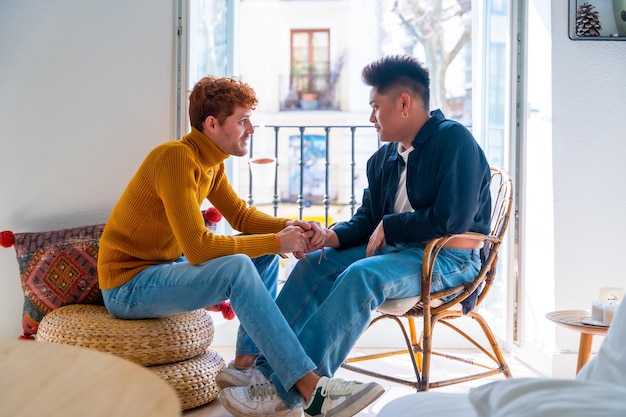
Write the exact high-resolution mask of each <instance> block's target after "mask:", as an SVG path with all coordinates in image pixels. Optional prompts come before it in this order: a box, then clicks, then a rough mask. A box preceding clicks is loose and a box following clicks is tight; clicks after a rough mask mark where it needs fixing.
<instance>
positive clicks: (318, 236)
mask: <svg viewBox="0 0 626 417" xmlns="http://www.w3.org/2000/svg"><path fill="white" fill-rule="evenodd" d="M286 224H287V227H285V228H284V229H283V230H281V231H280V232H278V240H279V241H280V251H281V252H292V253H293V255H294V256H295V257H296V258H297V259H302V258H303V257H304V254H305V253H309V252H313V251H315V250H317V249H321V248H323V247H324V244H325V243H326V239H327V236H328V233H329V230H327V229H324V228H323V227H322V226H321V225H320V224H319V223H318V222H316V221H304V220H293V221H288V222H287V223H286ZM283 239H286V240H285V241H283Z"/></svg>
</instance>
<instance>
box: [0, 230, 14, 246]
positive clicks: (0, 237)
mask: <svg viewBox="0 0 626 417" xmlns="http://www.w3.org/2000/svg"><path fill="white" fill-rule="evenodd" d="M14 243H15V236H13V232H11V231H10V230H5V231H3V232H0V246H2V247H3V248H10V247H11V246H13V244H14Z"/></svg>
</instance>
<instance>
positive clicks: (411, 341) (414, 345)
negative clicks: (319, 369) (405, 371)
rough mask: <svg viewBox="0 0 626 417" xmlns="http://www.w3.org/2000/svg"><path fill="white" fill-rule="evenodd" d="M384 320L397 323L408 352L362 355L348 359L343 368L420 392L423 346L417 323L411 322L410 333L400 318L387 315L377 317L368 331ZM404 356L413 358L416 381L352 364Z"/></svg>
mask: <svg viewBox="0 0 626 417" xmlns="http://www.w3.org/2000/svg"><path fill="white" fill-rule="evenodd" d="M383 319H391V320H393V321H395V322H396V324H397V325H398V327H400V331H401V332H402V336H403V338H404V342H405V344H406V347H407V349H406V350H400V351H394V352H385V353H377V354H369V355H362V356H357V357H351V358H347V359H346V360H345V361H344V363H343V364H342V365H341V367H342V368H344V369H347V370H349V371H352V372H357V373H361V374H364V375H368V376H372V377H375V378H381V379H385V380H387V381H392V382H396V383H399V384H403V385H408V386H410V387H413V388H415V389H416V390H418V391H419V387H420V386H421V385H422V383H421V380H422V377H421V369H422V364H421V358H422V356H421V352H422V348H421V345H420V344H419V343H418V341H417V332H416V330H415V323H414V322H413V323H411V322H409V332H407V331H406V328H405V327H404V324H403V323H402V321H401V320H400V317H397V316H394V315H387V314H383V315H381V316H378V317H376V318H375V319H373V320H372V321H371V322H370V324H369V326H368V327H367V329H366V330H368V329H369V328H370V327H372V325H374V324H375V323H377V322H378V321H381V320H383ZM403 354H408V355H409V357H410V358H411V364H412V365H413V372H414V374H415V378H416V380H415V381H409V380H405V379H400V378H396V377H393V376H390V375H385V374H382V373H378V372H374V371H370V370H367V369H364V368H360V367H357V366H354V365H352V363H355V362H362V361H367V360H371V359H380V358H385V357H389V356H395V355H403Z"/></svg>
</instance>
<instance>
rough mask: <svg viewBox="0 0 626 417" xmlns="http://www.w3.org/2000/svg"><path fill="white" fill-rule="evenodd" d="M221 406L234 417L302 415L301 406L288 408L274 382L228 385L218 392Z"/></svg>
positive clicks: (297, 416)
mask: <svg viewBox="0 0 626 417" xmlns="http://www.w3.org/2000/svg"><path fill="white" fill-rule="evenodd" d="M218 398H219V399H220V402H221V403H222V406H223V407H224V408H225V409H226V410H227V411H228V412H229V413H231V414H232V415H234V416H235V417H257V416H261V417H272V416H277V417H302V408H301V407H298V408H289V406H287V404H285V402H284V401H283V400H282V399H281V398H280V397H279V396H278V394H277V393H276V389H275V388H274V384H272V383H266V384H264V385H252V386H249V387H229V388H226V389H224V390H222V392H220V393H219V396H218Z"/></svg>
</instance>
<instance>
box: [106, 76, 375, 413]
mask: <svg viewBox="0 0 626 417" xmlns="http://www.w3.org/2000/svg"><path fill="white" fill-rule="evenodd" d="M257 102H258V100H257V97H256V95H255V93H254V90H253V89H252V88H251V87H250V86H249V85H247V84H246V83H244V82H242V81H240V80H237V79H235V78H215V77H205V78H203V79H201V80H200V81H199V82H198V83H197V84H196V85H195V87H194V88H193V90H192V92H191V95H190V98H189V118H190V121H191V132H189V133H188V134H186V135H184V136H183V137H182V138H181V139H180V140H177V141H170V142H166V143H164V144H161V145H159V146H157V147H156V148H155V149H154V150H152V151H151V152H150V153H149V154H148V156H147V157H146V158H145V160H144V161H143V163H142V164H141V166H140V167H139V169H138V170H137V172H136V173H135V175H134V176H133V178H132V179H131V180H130V182H129V184H128V186H127V187H126V190H125V191H124V193H123V194H122V196H121V198H120V200H119V201H118V203H117V205H116V206H115V208H114V209H113V212H112V213H111V215H110V217H109V219H108V221H107V224H106V227H105V229H104V233H103V235H102V238H101V240H100V250H99V254H98V275H99V284H100V288H101V290H102V295H103V298H104V302H105V305H106V307H107V309H108V310H109V312H110V313H111V314H112V315H113V316H115V317H118V318H122V319H145V318H156V317H163V316H168V315H172V314H176V313H181V312H185V311H191V310H195V309H198V308H204V307H207V306H213V305H216V304H218V303H219V302H221V301H224V300H227V299H230V301H231V304H232V307H233V309H234V310H235V312H236V314H237V316H238V317H239V320H240V322H241V326H240V328H239V334H238V336H237V343H236V356H235V359H234V361H233V362H232V363H231V364H229V367H228V368H225V369H224V370H223V371H222V372H221V373H220V374H219V375H218V377H217V378H216V380H217V382H218V384H219V385H220V386H223V387H225V386H233V385H248V384H254V383H257V385H255V387H256V388H254V389H253V390H254V391H255V392H254V393H253V395H252V397H251V399H250V401H251V404H252V406H251V408H250V411H248V410H244V411H241V410H232V409H231V410H229V411H231V412H232V413H233V414H235V415H237V416H253V415H273V416H279V415H280V416H300V415H301V413H302V408H301V407H300V402H295V403H294V402H292V403H289V404H287V403H286V402H285V401H283V400H282V399H281V398H280V397H278V396H277V395H276V390H275V389H274V388H273V383H272V382H270V381H268V380H267V379H266V378H264V377H262V375H260V373H259V372H258V370H256V369H255V368H254V367H252V366H251V365H252V363H253V362H254V360H255V358H256V357H257V356H258V354H259V353H260V352H262V353H263V354H264V355H265V357H266V358H267V361H268V362H269V363H271V364H272V367H273V369H274V371H275V373H276V374H277V375H278V380H279V383H280V384H281V385H282V387H281V388H282V390H290V389H292V388H294V389H295V390H297V391H298V392H299V393H300V395H301V397H302V399H303V400H304V401H306V402H309V401H310V400H314V401H313V402H314V403H315V404H323V405H324V410H328V411H329V412H332V411H335V413H334V414H333V415H336V416H352V415H354V414H356V413H357V412H358V411H360V410H361V409H362V408H364V407H366V406H367V405H368V404H369V403H371V402H372V401H374V399H376V398H377V397H378V396H380V395H381V394H382V392H383V389H382V388H381V387H380V386H379V385H378V384H375V383H369V384H362V383H358V382H349V381H342V380H337V379H332V380H331V379H329V378H326V377H324V378H322V379H320V377H319V376H318V375H316V374H315V373H314V372H313V370H314V369H316V365H315V363H313V361H312V360H311V359H310V358H309V356H308V355H307V353H306V352H305V351H304V349H303V348H302V347H301V345H300V343H299V342H298V339H297V338H296V336H295V335H294V333H293V331H292V330H291V328H290V327H289V324H288V323H287V322H286V321H285V319H284V317H283V315H282V314H281V312H280V310H279V309H278V307H277V306H276V304H275V302H274V298H275V297H276V288H277V272H278V258H277V256H276V255H277V254H278V253H283V252H296V253H304V252H307V251H309V250H310V248H311V247H312V246H319V245H321V244H323V242H324V241H325V239H326V231H325V230H324V229H322V228H321V226H320V225H319V224H318V223H316V222H304V221H301V220H290V219H285V218H276V217H273V216H270V215H268V214H265V213H263V212H260V211H258V210H257V209H255V208H249V207H247V205H246V202H245V201H244V200H243V199H241V198H240V197H239V196H238V195H237V194H236V192H235V190H234V189H233V188H232V186H231V185H230V183H229V182H228V178H227V177H226V173H225V171H224V161H225V160H226V159H227V158H228V157H229V156H230V155H233V156H244V155H246V153H247V152H248V150H247V145H248V139H249V137H250V135H251V134H252V133H254V127H253V125H252V122H251V121H250V116H251V113H252V110H254V109H255V107H256V104H257ZM205 199H208V201H209V202H210V203H211V204H212V205H213V206H214V207H215V208H216V209H217V210H218V211H219V212H221V213H222V214H223V216H224V218H225V219H226V220H227V221H228V222H229V223H230V225H231V226H232V227H233V229H235V230H237V231H239V232H241V234H238V235H234V236H231V235H228V236H220V235H217V234H215V233H212V232H211V231H210V230H209V229H207V227H206V226H205V223H204V218H203V216H202V213H201V210H200V205H201V204H202V203H203V201H204V200H205ZM238 369H239V370H242V371H238V372H234V371H236V370H238ZM237 378H243V379H244V381H241V380H237ZM333 387H335V388H333ZM259 402H260V403H261V404H258V403H259ZM223 403H224V406H225V407H226V408H227V409H228V408H229V405H228V404H227V403H225V402H223ZM339 408H340V409H341V410H340V411H339V412H336V411H338V409H339ZM305 412H306V410H305ZM323 415H326V412H324V414H323Z"/></svg>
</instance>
